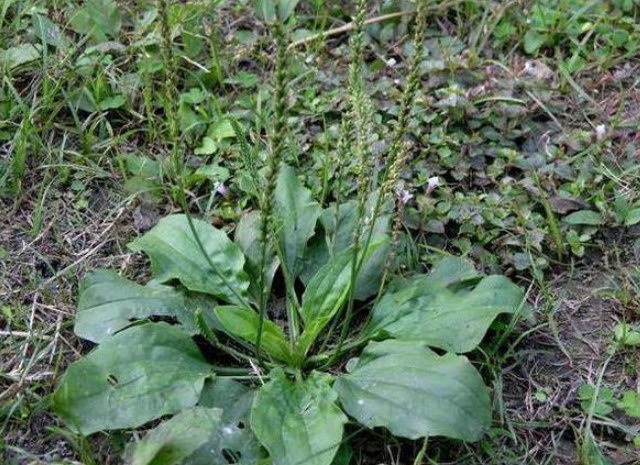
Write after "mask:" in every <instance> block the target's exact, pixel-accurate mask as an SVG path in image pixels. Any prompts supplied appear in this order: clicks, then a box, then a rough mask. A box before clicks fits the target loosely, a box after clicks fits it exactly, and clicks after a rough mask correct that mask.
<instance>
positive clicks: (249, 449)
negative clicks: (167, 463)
mask: <svg viewBox="0 0 640 465" xmlns="http://www.w3.org/2000/svg"><path fill="white" fill-rule="evenodd" d="M254 393H255V391H253V390H251V389H249V388H247V387H245V386H243V385H242V384H240V383H238V382H237V381H234V380H232V379H229V378H216V379H213V380H207V382H206V383H205V386H204V389H203V390H202V395H201V396H200V401H199V402H198V404H199V405H200V406H203V407H209V408H220V409H222V410H223V413H222V422H221V425H220V428H218V429H217V430H215V431H212V434H211V436H210V437H209V440H208V441H207V443H206V444H204V445H203V446H202V447H201V448H200V449H198V450H197V451H196V452H195V453H194V454H193V455H192V456H190V457H189V458H188V459H187V460H186V461H185V462H184V464H183V465H214V464H217V463H221V464H224V465H226V464H227V461H226V459H225V457H224V455H223V451H224V453H225V454H226V455H227V456H231V457H233V459H234V460H235V463H236V464H237V465H256V464H257V463H259V462H260V460H262V459H264V458H265V454H264V451H263V449H262V447H261V445H260V443H259V442H258V440H257V438H256V437H255V436H254V434H253V432H252V431H251V428H250V427H249V413H250V411H251V406H252V405H253V398H254Z"/></svg>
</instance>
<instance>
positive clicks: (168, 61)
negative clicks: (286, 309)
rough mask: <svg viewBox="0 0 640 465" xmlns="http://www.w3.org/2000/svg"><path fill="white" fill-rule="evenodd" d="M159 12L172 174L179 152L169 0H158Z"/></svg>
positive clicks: (176, 164) (176, 82)
mask: <svg viewBox="0 0 640 465" xmlns="http://www.w3.org/2000/svg"><path fill="white" fill-rule="evenodd" d="M158 12H159V14H160V34H161V36H162V46H161V53H162V61H163V62H164V112H165V116H166V118H167V126H168V130H169V140H170V141H171V143H172V150H171V161H172V163H173V170H174V174H176V175H177V174H178V173H179V172H180V167H181V165H182V164H181V163H180V160H179V158H180V156H179V154H180V152H179V150H178V145H179V144H178V142H179V134H178V87H177V86H178V73H177V66H176V59H175V55H174V53H173V40H172V37H171V25H170V23H169V0H158Z"/></svg>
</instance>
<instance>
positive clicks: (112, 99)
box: [98, 94, 127, 111]
mask: <svg viewBox="0 0 640 465" xmlns="http://www.w3.org/2000/svg"><path fill="white" fill-rule="evenodd" d="M126 103H127V99H126V98H125V97H124V95H122V94H116V95H110V96H108V97H105V98H103V99H102V100H100V102H98V107H99V108H100V109H101V110H103V111H106V110H115V109H117V108H120V107H122V106H124V105H125V104H126Z"/></svg>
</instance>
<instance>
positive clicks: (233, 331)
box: [214, 305, 291, 362]
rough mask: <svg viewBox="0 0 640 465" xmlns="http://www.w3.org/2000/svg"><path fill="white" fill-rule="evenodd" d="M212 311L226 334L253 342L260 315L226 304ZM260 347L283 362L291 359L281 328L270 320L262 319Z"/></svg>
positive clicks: (250, 310)
mask: <svg viewBox="0 0 640 465" xmlns="http://www.w3.org/2000/svg"><path fill="white" fill-rule="evenodd" d="M214 313H215V316H216V319H217V320H218V322H219V323H220V325H221V326H222V328H223V330H224V331H225V332H226V333H227V334H229V335H230V336H233V337H238V338H240V339H243V340H245V341H247V342H250V343H251V344H255V342H256V339H257V337H258V326H259V321H260V315H258V314H257V313H256V312H255V311H254V310H252V309H250V308H246V307H236V306H231V305H227V306H220V307H216V308H215V309H214ZM261 347H262V348H263V349H264V350H265V351H266V352H267V353H268V354H269V355H271V356H272V357H273V358H275V359H278V360H281V361H285V362H287V361H289V360H291V351H290V349H289V343H288V341H287V338H286V337H285V335H284V332H283V331H282V328H280V326H278V325H277V324H275V323H274V322H273V321H271V320H267V319H265V320H264V324H263V327H262V340H261Z"/></svg>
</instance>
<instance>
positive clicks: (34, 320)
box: [0, 0, 640, 464]
mask: <svg viewBox="0 0 640 465" xmlns="http://www.w3.org/2000/svg"><path fill="white" fill-rule="evenodd" d="M92 5H94V6H95V8H93V9H92ZM353 8H354V6H353V5H352V4H351V3H345V2H335V1H333V2H321V1H313V0H309V1H303V2H301V3H300V5H299V6H298V8H297V10H296V14H295V17H294V18H293V20H292V23H291V29H290V31H289V36H288V40H289V41H290V42H293V41H296V40H301V39H303V38H305V37H309V36H311V35H313V34H320V33H324V32H326V31H330V32H329V33H327V34H320V35H321V36H322V37H321V38H319V39H316V40H311V41H309V42H306V43H304V44H302V45H299V46H297V47H295V48H292V49H291V54H292V56H291V59H290V67H289V69H288V73H289V75H290V76H291V78H292V81H291V83H290V85H289V86H288V88H287V99H286V105H287V109H288V112H289V115H290V116H289V119H288V121H287V124H286V126H287V132H288V135H287V142H288V145H287V149H288V150H287V151H286V152H287V153H285V154H284V155H283V156H284V158H285V159H286V160H288V161H289V162H290V163H294V164H296V165H297V168H298V171H299V172H301V173H304V176H305V178H306V182H307V185H309V186H310V187H311V188H312V189H313V190H314V194H316V196H317V197H318V198H322V199H324V201H325V202H326V203H327V204H328V203H329V202H330V201H331V200H332V199H334V198H336V197H337V196H341V197H344V198H346V197H349V198H353V197H355V196H356V195H357V192H356V189H357V187H356V186H355V185H352V184H350V183H348V182H344V183H343V182H342V181H340V182H338V179H343V177H342V176H340V173H341V172H344V173H347V174H349V175H350V176H349V177H353V176H351V175H353V174H355V173H357V171H358V166H357V157H355V156H352V155H351V154H350V152H349V150H350V149H351V148H350V147H347V148H346V151H345V152H344V153H345V155H342V156H340V153H339V152H338V150H337V147H338V141H339V135H340V127H339V124H340V123H339V122H340V112H341V111H343V110H344V108H345V102H346V99H347V92H346V87H347V79H348V63H349V53H348V48H349V46H348V41H347V38H348V36H349V33H348V31H347V32H340V30H337V31H336V29H337V28H340V27H341V26H344V25H345V24H346V23H348V22H349V21H350V20H351V15H352V13H353ZM411 8H412V6H411V4H410V3H407V2H393V1H392V2H385V3H384V4H382V2H376V3H372V4H371V6H370V9H369V14H368V17H369V18H371V19H373V21H372V22H371V24H370V25H369V26H368V27H367V29H366V40H365V48H364V54H365V70H364V73H363V76H364V79H365V84H366V85H365V90H366V91H367V93H368V94H369V96H370V98H371V100H372V106H373V110H372V112H371V115H370V116H371V119H372V121H373V123H374V131H373V133H372V134H371V136H370V139H371V140H370V147H371V151H372V155H371V157H372V162H373V163H377V164H379V163H380V161H379V160H377V159H376V157H377V156H378V154H379V153H381V152H384V150H383V149H384V147H386V146H387V145H388V144H389V143H390V141H391V138H392V132H391V131H392V127H391V125H390V124H389V123H390V122H391V121H393V120H394V118H395V116H396V115H397V112H398V106H399V102H400V96H401V93H402V83H403V82H404V81H403V79H404V77H405V70H406V66H407V63H406V59H407V58H408V56H409V54H410V52H411V50H412V48H413V44H411V41H410V38H409V35H408V26H409V25H410V24H411V21H412V18H411V14H410V11H405V10H411ZM429 8H430V19H429V24H428V28H427V30H426V40H425V48H426V53H425V56H424V59H423V63H422V67H421V69H422V75H421V87H420V91H419V96H418V102H417V108H416V111H415V112H414V114H413V117H412V118H411V120H410V121H409V127H410V138H411V143H412V148H411V150H410V153H409V157H408V160H407V163H406V165H405V167H404V168H403V173H402V176H401V180H402V185H401V186H400V188H401V189H402V190H404V191H406V194H404V196H405V199H407V198H408V197H410V198H409V199H408V201H407V203H406V205H404V212H403V218H402V225H401V226H402V227H401V228H400V229H399V231H400V233H399V239H398V241H399V245H398V253H397V263H396V267H395V269H394V270H393V273H394V274H398V273H403V272H405V271H409V270H416V269H417V270H420V269H423V268H426V267H428V266H429V264H430V263H431V262H432V260H433V258H434V257H435V256H437V255H438V251H447V252H451V253H455V254H464V255H468V256H469V257H471V258H472V259H473V260H474V261H475V262H476V263H477V265H478V266H479V267H482V268H484V269H486V270H493V271H500V272H505V273H507V274H509V275H511V276H513V277H515V278H516V279H518V280H519V281H521V282H522V283H523V284H525V285H527V284H530V285H531V291H530V301H531V302H532V303H533V304H534V308H535V312H534V313H535V317H536V319H535V320H533V321H528V322H521V323H520V324H518V325H517V326H516V327H515V328H510V327H509V326H508V322H505V323H504V324H505V326H506V327H507V329H509V331H508V333H507V334H509V336H508V337H507V338H500V337H499V336H497V335H496V336H495V340H491V341H489V342H490V344H489V346H488V347H489V350H488V351H487V354H485V355H486V356H485V357H478V358H477V359H478V360H484V361H485V363H484V364H483V366H482V369H483V373H484V375H485V378H486V380H488V381H489V382H490V383H491V382H493V388H494V405H495V418H496V423H495V428H494V430H493V431H492V434H491V435H490V436H489V437H488V438H487V439H486V440H485V441H483V442H482V443H480V444H476V445H468V446H452V445H451V444H450V443H448V442H446V441H440V440H438V439H437V438H431V439H430V440H429V444H428V447H427V449H426V453H425V456H424V458H423V460H422V463H438V462H440V461H442V462H444V461H447V460H449V461H457V463H478V464H480V463H483V464H484V463H496V464H501V463H532V464H534V463H535V464H543V463H576V462H575V461H574V462H572V461H571V460H578V458H579V454H578V453H579V452H581V451H582V452H583V459H584V455H585V452H584V451H585V450H586V449H587V446H589V445H590V444H591V443H593V444H595V446H596V447H598V448H599V449H600V450H602V454H603V455H604V456H605V457H610V458H614V457H618V456H620V455H619V454H626V455H624V457H631V458H630V459H628V460H629V463H633V460H635V459H637V453H638V449H637V448H635V449H634V446H633V437H632V436H633V434H636V435H637V433H638V432H637V431H635V430H633V428H634V421H635V422H636V423H637V419H636V420H634V419H631V418H628V417H625V416H624V415H622V413H621V412H619V411H615V412H614V413H613V414H612V415H613V416H612V417H608V418H597V417H594V416H593V415H589V414H588V412H584V411H583V410H582V409H581V408H580V405H579V402H578V400H577V394H576V391H577V389H578V387H579V385H580V383H592V384H594V385H595V383H596V382H597V375H598V370H599V369H600V368H602V367H603V366H604V365H605V364H604V361H605V358H606V353H605V350H604V348H605V347H606V346H608V344H609V343H610V341H612V337H613V335H612V328H613V326H614V323H615V322H617V321H626V322H628V323H630V324H637V322H638V320H639V312H638V310H637V308H638V297H637V295H638V287H639V286H638V280H637V279H635V278H634V276H635V275H634V272H633V266H634V265H637V261H638V258H637V257H638V251H639V250H640V243H639V242H638V229H637V228H638V225H637V224H638V223H637V221H640V216H636V215H638V213H639V212H640V210H639V209H640V194H639V193H640V185H639V184H640V183H639V182H638V170H639V169H640V162H639V161H638V160H639V159H640V158H639V156H638V154H639V150H640V141H639V140H638V138H637V134H636V132H637V127H638V124H639V123H638V122H639V121H640V82H639V81H638V78H637V68H638V66H640V58H639V56H640V52H639V51H638V47H639V46H640V41H639V40H638V37H640V29H639V26H638V24H640V21H639V19H640V18H639V17H640V5H638V3H637V2H634V1H633V0H612V1H600V2H586V1H578V0H553V1H547V2H537V1H536V2H515V1H514V2H501V3H500V4H499V5H498V4H496V3H495V2H494V3H491V2H487V1H481V0H467V1H450V2H431V3H430V6H429ZM393 13H406V14H398V15H393ZM387 14H391V16H390V17H388V18H386V19H384V15H387ZM170 17H171V22H170V24H169V25H168V28H169V29H170V30H171V31H172V34H173V37H172V39H173V40H172V41H171V44H172V54H173V56H174V60H175V68H176V69H175V73H174V74H175V76H173V77H171V78H170V79H168V80H167V79H166V78H165V71H166V61H167V58H166V55H163V47H165V48H166V45H163V43H164V42H163V35H162V25H161V22H160V19H159V17H158V16H157V14H156V5H155V4H154V2H149V1H139V2H118V5H115V3H113V2H111V1H108V0H95V1H93V2H85V3H80V2H72V1H69V0H30V1H25V2H18V1H15V0H13V1H12V0H9V1H5V2H4V3H2V5H0V49H1V50H0V70H2V72H0V76H2V77H1V78H0V197H1V200H0V222H1V224H2V226H1V227H0V309H1V311H2V313H1V314H0V331H2V332H1V333H0V432H1V433H2V434H0V437H4V438H5V440H4V445H3V446H2V447H4V450H3V451H2V452H0V454H4V455H5V457H6V459H5V461H8V463H13V462H15V463H42V462H44V463H55V462H56V461H61V460H63V459H69V460H81V461H83V462H84V463H91V461H92V460H93V462H94V463H100V464H103V463H116V462H115V460H116V459H115V455H116V452H117V451H119V450H120V449H121V448H122V447H123V444H125V443H126V442H127V441H128V440H130V437H129V436H128V435H122V434H118V435H110V436H109V437H106V436H101V437H100V438H98V439H95V438H90V439H89V440H87V441H83V440H79V439H78V438H73V437H71V436H68V435H67V436H65V435H61V433H60V431H61V430H59V429H56V428H61V427H62V425H60V424H59V423H57V422H56V420H55V419H54V418H52V417H51V416H50V415H49V414H48V413H47V394H48V393H50V392H51V389H52V387H53V386H54V385H55V383H56V381H57V379H58V377H59V375H60V373H61V372H62V370H63V368H64V367H65V366H66V365H67V364H68V363H69V362H71V361H73V360H75V359H76V358H77V357H78V355H79V354H80V353H85V352H86V351H87V350H88V349H89V347H88V346H87V345H84V344H83V343H82V342H81V341H79V340H77V339H74V336H73V333H72V331H71V321H72V315H73V312H74V306H75V296H76V295H77V292H76V291H77V283H78V278H80V277H82V276H83V275H84V274H85V272H86V270H88V269H91V268H94V267H96V266H111V267H114V268H116V269H118V270H120V271H121V272H122V273H124V274H125V275H128V276H130V277H138V276H139V275H140V274H141V273H142V272H143V271H142V270H143V269H144V267H142V266H141V258H140V257H139V256H137V255H133V254H131V253H130V252H129V251H128V250H127V249H126V247H125V244H126V243H127V242H128V241H129V240H131V239H133V238H135V237H136V236H138V235H139V234H140V233H141V232H142V231H144V230H146V229H148V228H149V227H150V226H151V225H153V224H154V223H155V222H156V221H157V219H158V218H160V217H162V216H163V215H164V214H166V213H169V212H175V211H177V210H179V209H180V208H181V206H180V202H179V199H180V195H179V192H180V186H183V187H184V189H185V193H186V201H187V204H188V208H189V209H190V210H191V211H192V213H194V214H195V215H197V216H199V217H201V218H204V219H206V220H207V221H210V222H212V223H214V224H216V225H218V226H222V227H224V228H226V229H227V230H231V229H232V228H233V226H234V224H235V223H236V222H237V220H238V219H239V217H240V216H241V215H242V213H243V212H245V211H247V210H249V209H252V208H255V207H256V206H257V203H256V201H255V199H256V197H257V194H259V193H256V192H255V191H254V190H253V184H252V182H251V180H252V176H255V171H254V169H253V167H252V164H255V170H257V171H258V172H259V173H262V170H263V169H264V166H265V160H266V155H267V153H268V149H269V140H268V138H267V137H266V134H267V133H268V132H269V131H270V129H271V128H272V125H273V120H272V113H271V108H272V102H271V101H270V98H271V97H270V91H271V82H272V80H271V75H272V71H273V58H274V50H273V49H272V46H271V40H270V38H269V32H270V31H268V30H267V28H266V27H265V24H264V22H263V21H262V20H261V19H260V17H259V15H256V14H255V12H254V11H253V8H252V7H251V4H250V2H249V3H247V4H245V3H244V2H224V1H209V0H197V1H190V2H188V3H187V4H186V6H180V7H178V6H174V7H173V8H171V10H170ZM380 17H383V19H382V20H379V18H380ZM527 18H528V19H529V21H527ZM396 81H397V82H396ZM167 83H169V86H168V87H167ZM172 108H175V110H172ZM167 111H168V112H169V114H170V113H171V111H175V113H176V115H177V120H176V119H175V118H170V117H168V116H169V115H168V114H167ZM227 116H232V117H233V118H234V119H235V120H237V122H238V124H239V127H240V132H242V133H243V135H244V138H246V140H247V141H248V144H249V146H250V147H251V153H250V154H248V153H247V151H246V150H245V149H244V148H243V143H242V140H243V138H239V137H237V133H236V132H237V131H235V130H234V128H233V127H231V126H230V125H229V124H228V123H226V122H225V121H228V120H226V119H225V118H226V117H227ZM172 122H175V123H176V126H175V127H172V124H173V123H172ZM176 138H177V143H176ZM174 146H179V147H181V152H180V153H179V154H178V155H179V157H180V160H181V165H182V166H181V169H182V168H184V177H183V178H182V179H179V178H178V177H177V172H178V170H177V169H176V166H175V157H174V159H173V161H174V163H172V158H171V153H172V147H174ZM174 155H175V154H174ZM349 177H344V179H348V178H349ZM435 177H437V179H438V182H437V184H438V186H437V187H435V188H434V187H433V186H434V181H433V179H434V178H435ZM430 182H431V187H429V186H430ZM220 192H224V194H221V193H220ZM584 211H589V212H591V213H589V214H586V215H585V214H584V213H581V214H580V215H577V216H575V215H574V216H573V217H569V215H571V214H575V213H576V212H584ZM585 218H586V219H585ZM603 275H605V276H606V275H610V276H615V277H616V279H615V280H614V281H615V282H614V283H613V284H612V283H608V284H606V286H608V287H609V288H611V292H610V293H609V294H607V296H606V297H602V296H601V295H600V293H599V289H600V288H601V287H603V284H602V283H601V282H599V280H601V279H600V278H601V277H602V276H603ZM576 309H578V310H576ZM576 312H577V314H576ZM580 312H583V313H580ZM599 315H603V316H602V318H598V316H599ZM572 321H578V322H579V323H583V322H590V323H591V325H590V326H589V327H580V328H579V331H578V332H576V330H575V327H574V326H575V322H574V323H572ZM602 322H604V323H602ZM501 329H505V328H501ZM577 334H578V335H577ZM584 340H586V341H587V342H588V343H586V345H585V346H583V345H582V342H580V341H583V342H584ZM492 342H493V343H495V348H494V349H492V348H491V347H492V346H491V343H492ZM596 346H597V347H596ZM589 347H590V348H591V349H588V348H589ZM594 347H596V348H595V349H594ZM576 357H577V359H576ZM634 357H635V358H634ZM570 358H571V359H576V360H574V361H573V362H574V363H575V365H574V368H575V367H577V368H575V372H574V375H575V379H571V378H570V377H566V376H563V375H562V373H557V372H555V371H554V369H553V366H554V363H551V362H557V363H559V364H562V363H564V362H565V361H567V363H568V360H569V359H570ZM547 362H549V363H547ZM634 363H636V364H637V349H635V352H634V349H633V348H626V349H625V350H624V351H622V352H620V353H616V355H615V356H614V357H613V359H612V362H611V363H610V364H608V365H607V370H605V371H604V374H603V376H602V385H603V386H605V387H610V388H612V389H614V390H615V391H616V392H617V393H620V392H622V391H624V390H625V389H626V388H628V387H630V386H637V382H638V381H637V370H636V371H635V372H634V371H633V369H629V368H625V367H628V366H631V367H633V366H635V365H633V364H634ZM540 367H542V368H544V369H541V368H540ZM567 369H569V368H567ZM634 383H636V384H634ZM536 393H537V394H538V397H537V398H536ZM545 396H546V397H547V398H546V400H540V399H542V398H543V397H545ZM587 418H588V419H590V420H589V421H588V422H587V423H590V427H591V429H590V430H587V429H585V428H586V426H585V425H586V424H587V423H584V422H583V420H585V419H587ZM612 425H613V426H612ZM629 428H631V430H632V432H633V431H635V433H633V434H630V433H629V430H628V429H629ZM354 434H355V439H354V444H356V445H358V447H357V448H356V451H355V453H354V463H369V461H374V462H375V463H380V462H385V463H413V461H414V459H415V457H416V456H418V455H420V450H421V448H422V442H418V443H412V442H408V441H397V440H394V439H392V438H391V437H390V436H389V435H388V434H387V433H386V432H384V431H379V432H376V435H375V436H372V437H370V436H362V435H360V437H359V436H358V433H357V432H354ZM371 441H374V442H375V443H376V444H379V445H378V446H376V447H373V448H371V447H370V446H368V445H367V444H368V443H370V442H371ZM574 452H575V453H576V454H578V455H576V456H575V457H573V458H572V456H571V454H572V453H574ZM616 454H618V455H616ZM634 454H636V455H634ZM54 456H55V457H57V458H55V457H54ZM38 460H40V461H41V462H38ZM563 460H564V462H563ZM585 460H587V459H584V460H583V462H585ZM588 460H596V459H588ZM585 463H587V462H585ZM593 463H598V462H593Z"/></svg>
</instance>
